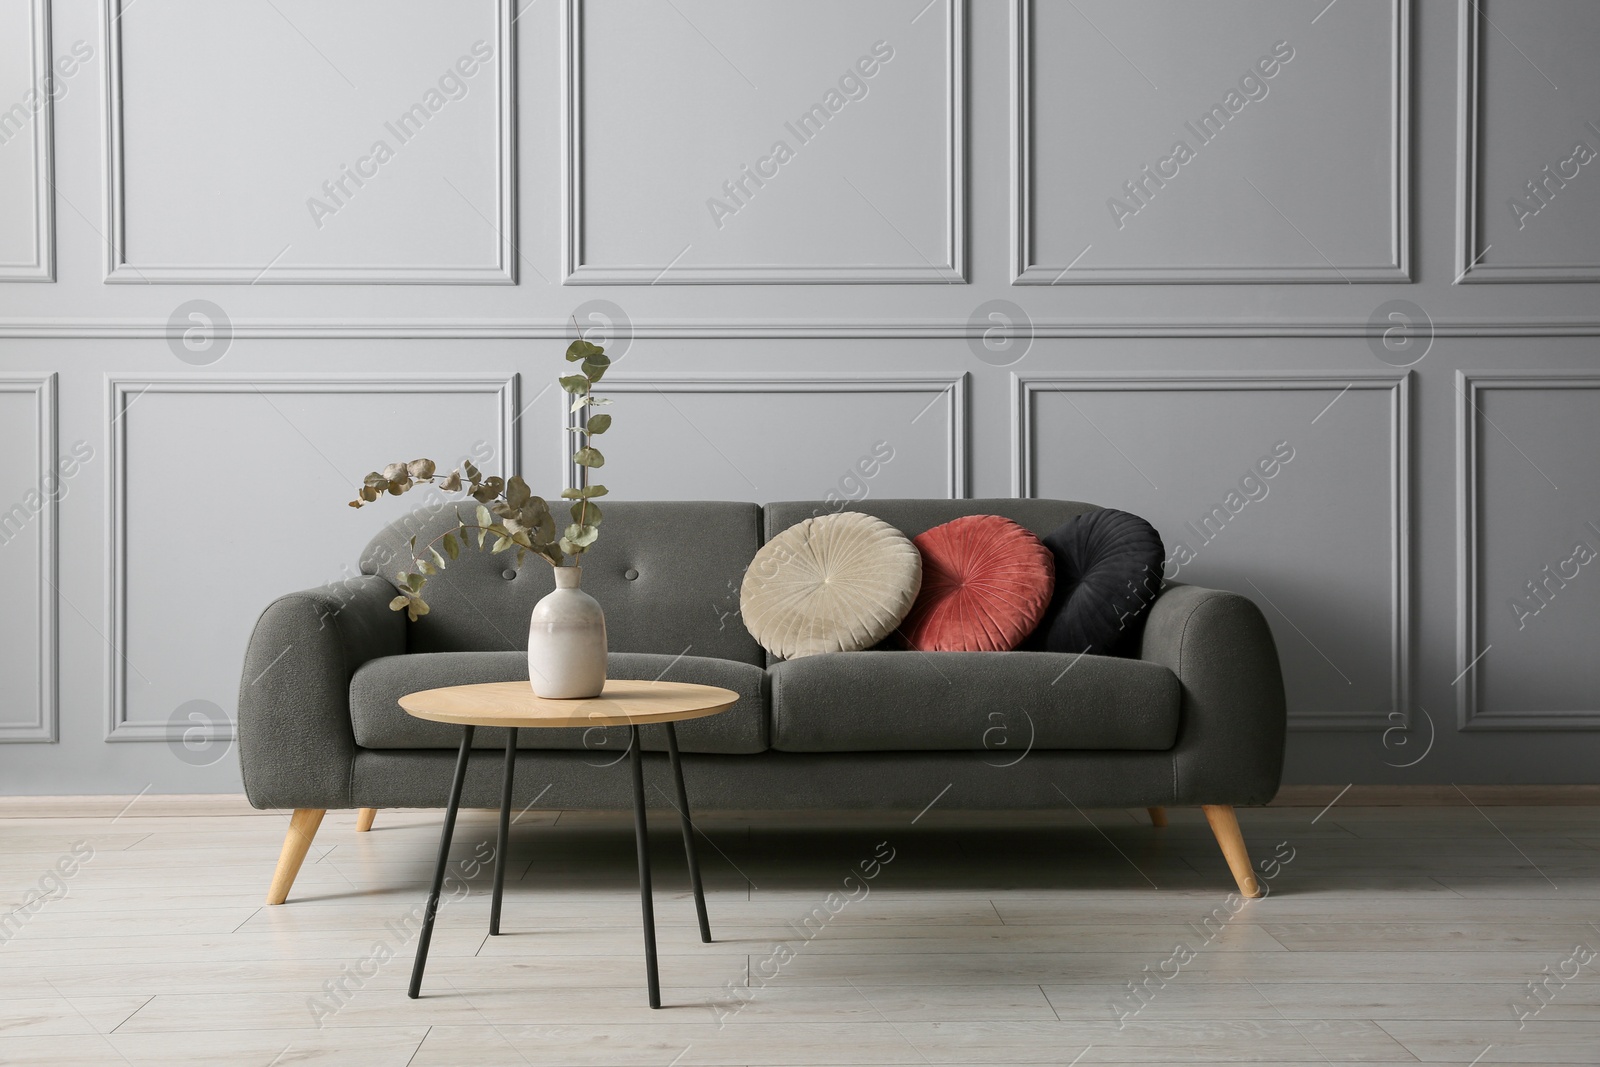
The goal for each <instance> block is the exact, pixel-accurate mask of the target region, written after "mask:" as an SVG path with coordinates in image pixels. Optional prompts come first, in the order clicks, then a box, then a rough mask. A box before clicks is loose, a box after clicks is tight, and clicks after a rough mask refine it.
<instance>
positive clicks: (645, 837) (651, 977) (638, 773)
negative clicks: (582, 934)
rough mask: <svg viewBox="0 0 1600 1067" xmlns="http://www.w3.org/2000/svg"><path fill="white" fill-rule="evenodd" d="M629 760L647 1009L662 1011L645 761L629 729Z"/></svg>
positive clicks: (634, 733)
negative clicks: (652, 891)
mask: <svg viewBox="0 0 1600 1067" xmlns="http://www.w3.org/2000/svg"><path fill="white" fill-rule="evenodd" d="M628 731H629V737H628V759H629V762H630V763H631V764H632V770H633V836H634V839H635V841H636V842H637V844H638V846H639V905H640V908H641V909H642V910H643V912H644V969H645V977H646V979H647V981H648V982H649V987H650V1006H651V1007H652V1008H659V1007H661V979H660V977H659V975H658V974H657V972H656V914H655V905H654V902H653V901H652V900H651V896H650V831H649V827H648V826H647V825H646V823H645V817H644V759H643V757H642V756H641V755H640V753H639V727H637V726H629V727H628Z"/></svg>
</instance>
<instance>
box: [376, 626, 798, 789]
mask: <svg viewBox="0 0 1600 1067" xmlns="http://www.w3.org/2000/svg"><path fill="white" fill-rule="evenodd" d="M606 677H608V678H644V679H650V680H654V679H657V678H659V679H662V680H664V681H671V682H699V683H701V684H703V685H720V686H722V687H723V688H725V689H731V690H733V691H734V692H736V693H738V694H739V702H738V703H737V704H735V705H734V706H733V707H731V708H729V709H728V710H727V711H724V712H722V713H721V714H720V715H710V716H707V717H706V718H703V719H690V720H687V721H685V722H680V723H678V724H677V731H678V746H679V748H681V749H682V750H683V751H685V752H700V753H716V754H719V755H747V754H750V753H755V752H765V751H766V750H767V748H768V744H767V740H768V730H767V672H766V671H764V670H762V669H761V668H760V667H756V666H753V665H751V664H749V663H740V662H737V661H736V660H726V659H711V658H709V657H704V656H664V655H657V654H654V653H643V652H613V653H611V655H610V656H608V657H607V658H606ZM527 678H528V656H527V653H525V652H413V653H410V654H409V655H404V656H384V657H382V658H381V659H375V660H372V661H371V662H369V663H367V664H366V665H365V666H363V667H362V668H361V669H360V670H358V671H356V673H355V677H354V678H352V679H350V725H351V726H352V727H353V728H354V730H355V737H356V744H358V745H360V746H361V747H362V748H379V749H384V748H387V749H412V748H451V749H453V748H457V747H459V746H460V744H461V728H460V727H459V726H454V725H450V724H448V723H440V722H429V721H428V720H426V719H418V718H414V717H413V716H410V715H407V714H406V713H405V711H404V710H403V709H401V707H400V703H399V701H400V698H401V697H402V696H405V695H406V694H407V693H415V692H417V691H419V690H422V689H439V688H442V687H444V686H448V685H471V684H473V683H475V682H509V681H526V680H527ZM641 732H642V735H643V738H644V747H645V748H646V749H649V750H653V751H665V750H666V747H667V742H666V730H665V729H663V728H661V727H659V726H646V727H644V728H643V729H642V731H641ZM472 745H473V747H474V748H498V749H500V750H502V751H504V750H505V745H506V738H505V731H504V730H501V729H498V728H489V727H480V728H479V729H478V731H477V733H476V734H474V735H473V739H472ZM517 747H518V748H533V749H588V750H590V751H592V752H594V753H595V758H596V762H598V763H601V764H602V765H604V764H607V763H610V762H611V761H612V760H614V759H616V758H618V757H620V756H621V755H623V754H624V753H626V752H627V751H628V729H627V727H625V726H614V727H609V728H606V727H590V728H588V729H579V728H577V727H574V728H572V729H559V730H541V729H524V730H521V731H519V732H518V734H517Z"/></svg>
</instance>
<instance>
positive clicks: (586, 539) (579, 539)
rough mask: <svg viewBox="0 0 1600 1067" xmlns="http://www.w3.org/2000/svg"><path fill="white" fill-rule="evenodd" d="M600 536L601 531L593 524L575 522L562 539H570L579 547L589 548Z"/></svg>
mask: <svg viewBox="0 0 1600 1067" xmlns="http://www.w3.org/2000/svg"><path fill="white" fill-rule="evenodd" d="M599 536H600V531H599V530H597V529H595V528H594V527H593V526H579V525H578V524H577V523H573V524H572V525H571V526H568V527H567V533H566V536H565V537H563V538H562V541H564V542H565V541H570V542H572V543H573V544H575V545H577V546H578V547H579V548H588V547H589V546H590V545H592V544H594V543H595V540H596V539H597V538H598V537H599Z"/></svg>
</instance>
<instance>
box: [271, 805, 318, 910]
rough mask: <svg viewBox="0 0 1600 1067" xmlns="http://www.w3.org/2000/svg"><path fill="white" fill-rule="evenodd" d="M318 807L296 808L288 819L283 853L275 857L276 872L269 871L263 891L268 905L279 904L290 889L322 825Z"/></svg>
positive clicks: (287, 896)
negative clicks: (267, 880) (267, 887)
mask: <svg viewBox="0 0 1600 1067" xmlns="http://www.w3.org/2000/svg"><path fill="white" fill-rule="evenodd" d="M324 814H326V812H325V811H324V809H322V808H296V809H294V814H293V815H292V816H290V817H289V832H288V833H287V834H285V835H284V838H283V851H282V852H280V853H279V854H278V869H277V870H275V871H273V872H272V887H271V888H270V889H268V890H267V903H268V904H282V903H283V902H284V901H285V900H287V899H288V898H289V890H290V889H292V888H294V878H295V875H297V874H299V873H300V865H301V864H302V863H304V862H305V860H306V853H307V852H309V851H311V841H312V839H313V838H315V837H316V836H317V827H319V826H321V825H322V816H323V815H324Z"/></svg>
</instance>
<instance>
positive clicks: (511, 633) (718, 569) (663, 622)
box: [361, 499, 766, 665]
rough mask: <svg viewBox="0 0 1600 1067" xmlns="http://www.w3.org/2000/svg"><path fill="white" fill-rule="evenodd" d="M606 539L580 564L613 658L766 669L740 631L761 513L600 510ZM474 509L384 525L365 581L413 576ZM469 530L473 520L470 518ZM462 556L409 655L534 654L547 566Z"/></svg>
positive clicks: (752, 508) (431, 584) (434, 588)
mask: <svg viewBox="0 0 1600 1067" xmlns="http://www.w3.org/2000/svg"><path fill="white" fill-rule="evenodd" d="M601 505H602V506H603V507H604V508H605V521H604V522H603V523H602V524H601V527H600V540H599V542H598V543H597V544H596V545H595V547H594V548H593V549H591V550H590V551H589V552H587V553H585V554H584V556H583V557H582V564H583V589H584V591H585V592H587V593H588V594H589V595H590V596H592V597H594V598H595V599H596V600H598V601H599V602H600V606H601V607H602V608H604V609H605V613H606V638H607V641H608V644H609V647H610V650H611V651H612V652H647V653H661V654H665V655H669V656H675V655H678V654H680V653H686V654H688V655H691V656H704V657H714V658H718V659H730V660H736V661H739V662H741V663H752V664H756V665H761V664H764V663H765V662H766V659H765V656H764V655H763V653H762V650H761V646H759V645H758V644H756V642H755V639H754V638H752V637H751V636H750V634H749V632H748V631H746V630H745V628H744V623H743V622H741V621H740V618H739V614H738V610H739V583H740V581H741V580H742V579H743V577H744V572H745V568H746V567H748V566H749V564H750V560H751V559H752V558H753V557H754V556H755V554H756V550H757V549H758V548H760V546H761V534H762V528H761V511H760V508H758V507H757V506H756V505H755V504H746V503H741V502H733V501H697V500H696V501H611V500H609V499H607V500H602V501H601ZM475 507H476V505H475V504H474V503H473V502H472V501H470V500H469V501H467V502H466V503H465V504H458V505H451V506H449V507H445V508H442V509H437V510H431V511H430V510H429V509H421V510H419V511H415V512H412V513H410V514H409V515H406V516H403V517H401V518H400V519H397V520H396V521H395V522H393V523H391V524H390V525H389V526H387V527H385V528H384V530H383V531H382V532H381V533H379V535H378V536H377V537H375V538H373V540H372V542H371V543H370V544H369V545H368V546H367V548H366V551H365V552H363V553H362V557H361V569H362V571H363V572H364V573H367V574H382V575H384V576H385V577H387V578H392V577H393V576H394V575H395V573H396V572H397V571H400V570H408V569H410V559H411V553H410V549H409V547H408V546H407V541H408V540H409V538H411V536H412V535H415V536H416V538H417V544H418V545H419V546H420V545H422V544H424V543H426V542H427V541H428V540H429V539H431V538H433V537H435V536H437V535H439V534H441V533H443V532H445V531H446V530H449V529H451V528H453V527H454V526H455V524H456V512H457V511H458V510H459V511H460V512H461V514H462V515H466V516H470V515H471V514H472V513H473V509H474V508H475ZM469 521H471V520H470V519H469ZM473 544H474V547H472V548H468V549H464V550H463V551H462V553H461V558H460V559H457V560H453V561H451V563H450V566H449V567H448V568H447V569H446V570H444V571H443V572H442V573H440V574H437V575H434V576H433V577H431V578H429V579H428V584H427V587H426V589H425V590H424V593H423V595H424V596H425V597H426V599H427V601H428V603H429V605H430V606H431V608H432V611H430V612H429V613H428V614H427V615H424V616H423V617H422V618H420V619H418V620H417V621H416V622H414V623H412V624H411V625H410V627H409V636H408V641H407V650H408V651H410V652H490V651H501V650H519V649H520V650H524V651H525V650H526V649H527V647H528V617H529V615H530V613H531V612H532V611H533V605H534V604H535V603H537V602H538V600H539V598H540V597H542V596H544V595H545V594H546V593H548V592H550V591H551V590H552V589H554V588H555V578H554V577H553V575H552V574H551V572H550V566H549V564H547V563H545V562H544V561H542V560H540V559H538V558H537V557H529V558H528V559H527V560H526V561H525V562H524V563H523V565H522V568H521V570H520V571H518V570H516V569H515V563H516V559H515V553H514V552H502V553H500V554H499V555H492V554H490V553H489V552H488V551H487V550H484V551H481V552H480V551H479V550H478V549H477V548H476V540H475V539H474V542H473Z"/></svg>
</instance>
